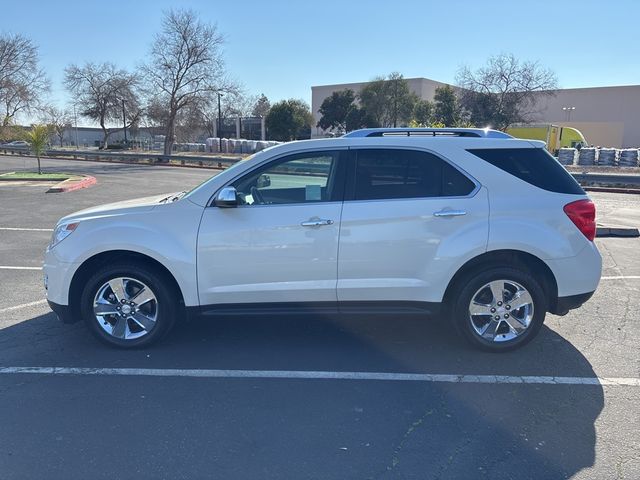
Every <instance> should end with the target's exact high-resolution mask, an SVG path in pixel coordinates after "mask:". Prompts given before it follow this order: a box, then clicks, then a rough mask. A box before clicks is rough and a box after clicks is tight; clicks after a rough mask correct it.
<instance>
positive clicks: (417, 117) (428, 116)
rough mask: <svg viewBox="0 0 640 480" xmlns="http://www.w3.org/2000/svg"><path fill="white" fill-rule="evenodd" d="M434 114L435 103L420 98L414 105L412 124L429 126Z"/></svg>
mask: <svg viewBox="0 0 640 480" xmlns="http://www.w3.org/2000/svg"><path fill="white" fill-rule="evenodd" d="M432 116H433V103H431V102H430V101H429V100H418V101H417V102H416V104H415V106H414V107H413V118H412V119H411V120H412V126H416V127H429V126H430V125H431V121H432Z"/></svg>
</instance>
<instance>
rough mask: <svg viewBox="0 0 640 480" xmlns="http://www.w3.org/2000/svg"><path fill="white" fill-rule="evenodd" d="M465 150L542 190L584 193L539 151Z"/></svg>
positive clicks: (562, 170)
mask: <svg viewBox="0 0 640 480" xmlns="http://www.w3.org/2000/svg"><path fill="white" fill-rule="evenodd" d="M467 151H468V152H469V153H472V154H474V155H475V156H477V157H480V158H481V159H482V160H484V161H486V162H488V163H490V164H491V165H493V166H495V167H498V168H499V169H501V170H504V171H505V172H507V173H510V174H511V175H513V176H515V177H518V178H519V179H520V180H524V181H525V182H527V183H529V184H531V185H534V186H536V187H538V188H542V189H543V190H547V191H549V192H556V193H568V194H573V195H584V194H585V192H584V190H583V189H582V187H581V186H580V185H579V184H578V182H576V180H575V179H574V178H573V177H572V176H571V174H570V173H569V172H567V171H566V170H565V169H564V167H563V166H562V165H560V163H558V161H557V160H556V159H555V158H553V157H552V156H551V155H550V154H549V153H548V152H547V151H546V150H545V149H543V148H475V149H471V150H467Z"/></svg>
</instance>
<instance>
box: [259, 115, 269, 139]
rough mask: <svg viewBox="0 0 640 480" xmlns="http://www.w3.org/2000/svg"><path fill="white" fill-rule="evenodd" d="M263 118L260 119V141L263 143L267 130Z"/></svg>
mask: <svg viewBox="0 0 640 480" xmlns="http://www.w3.org/2000/svg"><path fill="white" fill-rule="evenodd" d="M265 124H266V122H265V118H264V117H260V140H262V141H263V142H264V141H265V140H266V139H267V129H266V125H265Z"/></svg>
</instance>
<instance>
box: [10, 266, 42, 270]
mask: <svg viewBox="0 0 640 480" xmlns="http://www.w3.org/2000/svg"><path fill="white" fill-rule="evenodd" d="M0 270H42V267H14V266H11V265H0Z"/></svg>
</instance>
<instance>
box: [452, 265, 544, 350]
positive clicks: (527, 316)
mask: <svg viewBox="0 0 640 480" xmlns="http://www.w3.org/2000/svg"><path fill="white" fill-rule="evenodd" d="M458 285H459V287H458V288H457V289H455V290H454V292H453V295H452V302H453V303H452V305H451V312H452V321H453V322H454V323H455V326H456V329H457V330H458V332H459V333H460V334H461V335H462V336H463V337H464V338H465V339H466V340H467V341H468V342H469V343H470V344H471V345H473V346H474V347H476V348H479V349H481V350H485V351H489V352H506V351H510V350H514V349H516V348H519V347H521V346H523V345H525V344H527V343H529V342H530V341H531V340H533V338H534V337H535V336H536V335H537V334H538V332H539V331H540V328H541V327H542V324H543V323H544V318H545V315H546V312H547V305H548V300H547V297H546V294H545V291H544V289H543V288H542V286H541V284H540V282H539V281H538V280H537V279H536V278H535V277H533V276H532V275H531V274H530V273H529V272H527V271H525V270H521V269H518V268H512V267H493V268H489V269H484V270H476V271H475V272H471V273H469V274H468V275H466V276H465V277H463V278H462V279H461V280H460V281H459V282H458ZM500 290H502V294H500V293H498V292H499V291H500ZM501 295H502V298H500V296H501ZM516 307H517V308H516ZM472 310H473V314H472ZM485 327H486V328H485Z"/></svg>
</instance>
